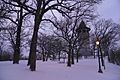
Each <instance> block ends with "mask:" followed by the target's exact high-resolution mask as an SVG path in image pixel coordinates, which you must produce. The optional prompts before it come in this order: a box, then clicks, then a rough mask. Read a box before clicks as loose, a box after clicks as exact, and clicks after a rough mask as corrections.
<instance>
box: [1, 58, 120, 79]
mask: <svg viewBox="0 0 120 80" xmlns="http://www.w3.org/2000/svg"><path fill="white" fill-rule="evenodd" d="M97 62H98V61H97V59H83V60H80V61H79V63H76V64H75V65H72V67H67V66H66V64H59V63H58V62H53V61H48V62H42V61H37V71H35V72H31V71H30V70H29V67H27V66H26V64H27V61H20V64H14V65H13V64H12V62H11V61H4V62H0V80H120V66H117V65H113V64H110V63H108V62H107V61H106V62H105V63H106V70H103V74H101V73H98V72H97V71H98V63H97Z"/></svg>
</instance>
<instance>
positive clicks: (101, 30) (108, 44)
mask: <svg viewBox="0 0 120 80" xmlns="http://www.w3.org/2000/svg"><path fill="white" fill-rule="evenodd" d="M94 27H95V38H96V39H97V38H99V41H100V52H101V55H103V56H108V60H109V52H110V49H111V48H113V46H115V45H116V43H117V41H118V40H119V39H120V36H119V33H120V32H119V27H120V25H118V24H116V23H113V22H112V20H105V19H101V20H99V21H97V22H96V23H95V24H94ZM102 62H103V59H102Z"/></svg>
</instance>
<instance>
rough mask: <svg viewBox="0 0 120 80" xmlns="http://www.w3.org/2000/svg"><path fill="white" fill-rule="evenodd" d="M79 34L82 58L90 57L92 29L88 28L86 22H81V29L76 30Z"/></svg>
mask: <svg viewBox="0 0 120 80" xmlns="http://www.w3.org/2000/svg"><path fill="white" fill-rule="evenodd" d="M76 31H77V32H78V35H79V37H78V44H79V46H80V51H79V54H80V55H81V56H86V57H87V56H90V55H91V49H90V41H89V31H90V28H88V27H86V24H85V22H84V21H81V23H80V25H79V27H78V28H77V29H76Z"/></svg>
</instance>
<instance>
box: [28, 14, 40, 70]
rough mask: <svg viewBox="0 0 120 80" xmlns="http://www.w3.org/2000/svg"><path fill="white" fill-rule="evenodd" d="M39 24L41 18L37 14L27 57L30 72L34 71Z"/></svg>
mask: <svg viewBox="0 0 120 80" xmlns="http://www.w3.org/2000/svg"><path fill="white" fill-rule="evenodd" d="M40 22H41V18H40V16H39V14H38V13H36V15H35V25H34V32H33V36H32V41H31V45H30V55H29V58H30V59H29V60H30V61H29V62H30V69H31V71H35V70H36V47H37V38H38V30H39V25H40Z"/></svg>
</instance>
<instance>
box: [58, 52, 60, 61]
mask: <svg viewBox="0 0 120 80" xmlns="http://www.w3.org/2000/svg"><path fill="white" fill-rule="evenodd" d="M58 54H59V55H58V60H59V61H60V51H59V52H58Z"/></svg>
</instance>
